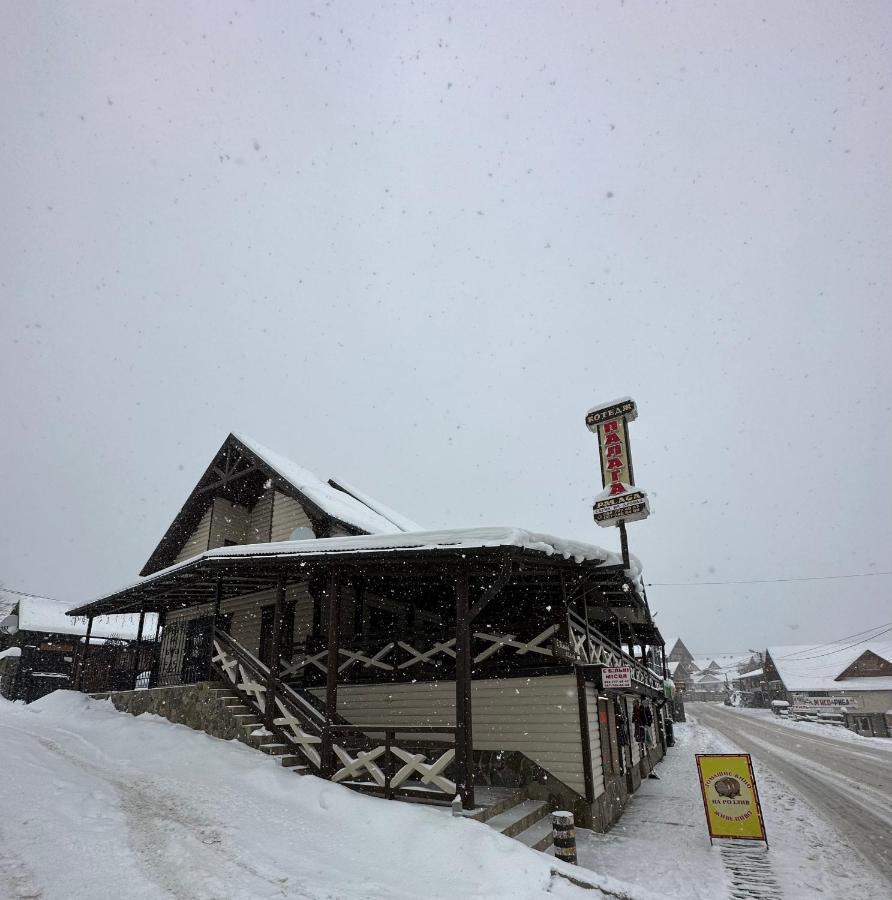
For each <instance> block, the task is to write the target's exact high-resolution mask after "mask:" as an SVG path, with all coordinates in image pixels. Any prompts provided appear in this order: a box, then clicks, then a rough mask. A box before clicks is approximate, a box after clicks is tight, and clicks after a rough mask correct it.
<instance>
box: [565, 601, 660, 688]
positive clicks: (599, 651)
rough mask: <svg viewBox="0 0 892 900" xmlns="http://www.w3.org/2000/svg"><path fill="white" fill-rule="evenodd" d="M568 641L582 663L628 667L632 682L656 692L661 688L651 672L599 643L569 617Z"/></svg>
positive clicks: (615, 648) (617, 649)
mask: <svg viewBox="0 0 892 900" xmlns="http://www.w3.org/2000/svg"><path fill="white" fill-rule="evenodd" d="M569 624H570V641H571V643H572V645H573V653H574V654H575V656H576V657H577V659H579V660H580V661H582V662H585V663H589V664H592V665H598V666H629V667H630V668H631V670H632V681H633V682H634V683H636V684H640V685H644V686H646V687H649V688H652V689H653V690H656V691H661V690H662V688H663V683H662V680H661V679H660V678H659V676H657V675H655V674H654V673H653V672H650V671H649V670H647V669H645V668H644V667H643V666H641V665H639V663H638V662H637V661H636V660H633V659H631V658H630V657H629V656H627V655H626V654H625V653H623V652H622V651H621V650H620V649H619V648H617V647H614V646H612V645H610V644H606V643H604V642H603V641H599V640H598V639H597V637H596V636H595V635H593V634H592V633H591V632H590V631H589V630H588V629H586V627H585V626H584V625H580V624H579V623H578V622H575V621H574V620H573V618H572V617H571V618H570V619H569Z"/></svg>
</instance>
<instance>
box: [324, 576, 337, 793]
mask: <svg viewBox="0 0 892 900" xmlns="http://www.w3.org/2000/svg"><path fill="white" fill-rule="evenodd" d="M338 588H339V585H338V580H337V575H335V573H334V570H332V571H331V572H330V573H329V576H328V588H327V591H326V593H327V594H328V597H327V599H328V661H327V666H328V672H327V675H326V683H325V728H324V730H323V732H322V765H321V766H320V769H321V771H320V774H321V775H322V777H323V778H331V776H332V775H334V749H333V747H332V744H333V736H332V731H331V728H330V727H329V726H330V725H334V724H335V722H336V721H337V716H338V661H339V657H338V636H339V628H338V626H339V624H340V618H341V610H340V595H339V591H338Z"/></svg>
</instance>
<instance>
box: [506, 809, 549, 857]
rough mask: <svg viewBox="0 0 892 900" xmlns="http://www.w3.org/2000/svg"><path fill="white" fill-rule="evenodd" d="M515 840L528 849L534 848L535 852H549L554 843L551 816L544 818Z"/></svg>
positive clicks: (516, 836) (522, 832)
mask: <svg viewBox="0 0 892 900" xmlns="http://www.w3.org/2000/svg"><path fill="white" fill-rule="evenodd" d="M515 839H516V840H518V841H520V842H521V844H526V845H527V847H532V849H533V850H547V849H548V848H549V847H550V846H551V845H552V844H553V843H554V828H553V827H552V824H551V816H543V817H542V818H541V819H539V821H538V822H534V823H533V824H532V825H530V827H529V828H526V829H524V830H523V831H521V832H520V834H517V835H515Z"/></svg>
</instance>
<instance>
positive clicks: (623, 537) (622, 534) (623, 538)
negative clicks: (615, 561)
mask: <svg viewBox="0 0 892 900" xmlns="http://www.w3.org/2000/svg"><path fill="white" fill-rule="evenodd" d="M619 543H620V547H622V551H623V568H626V569H630V568H631V567H632V563H631V561H630V560H629V537H628V535H627V534H626V520H625V519H620V520H619Z"/></svg>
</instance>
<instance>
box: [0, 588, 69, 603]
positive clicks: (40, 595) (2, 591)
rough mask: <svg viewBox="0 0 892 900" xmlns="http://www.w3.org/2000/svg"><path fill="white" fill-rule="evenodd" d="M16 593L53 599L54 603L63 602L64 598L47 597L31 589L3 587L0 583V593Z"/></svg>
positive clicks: (39, 598)
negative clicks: (22, 589)
mask: <svg viewBox="0 0 892 900" xmlns="http://www.w3.org/2000/svg"><path fill="white" fill-rule="evenodd" d="M4 593H6V594H17V595H18V596H19V597H37V599H38V600H54V601H55V602H56V603H64V602H65V601H64V600H57V599H56V598H55V597H47V596H45V595H44V594H33V593H32V592H31V591H16V590H14V589H13V588H10V587H4V586H3V585H2V584H0V594H4Z"/></svg>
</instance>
